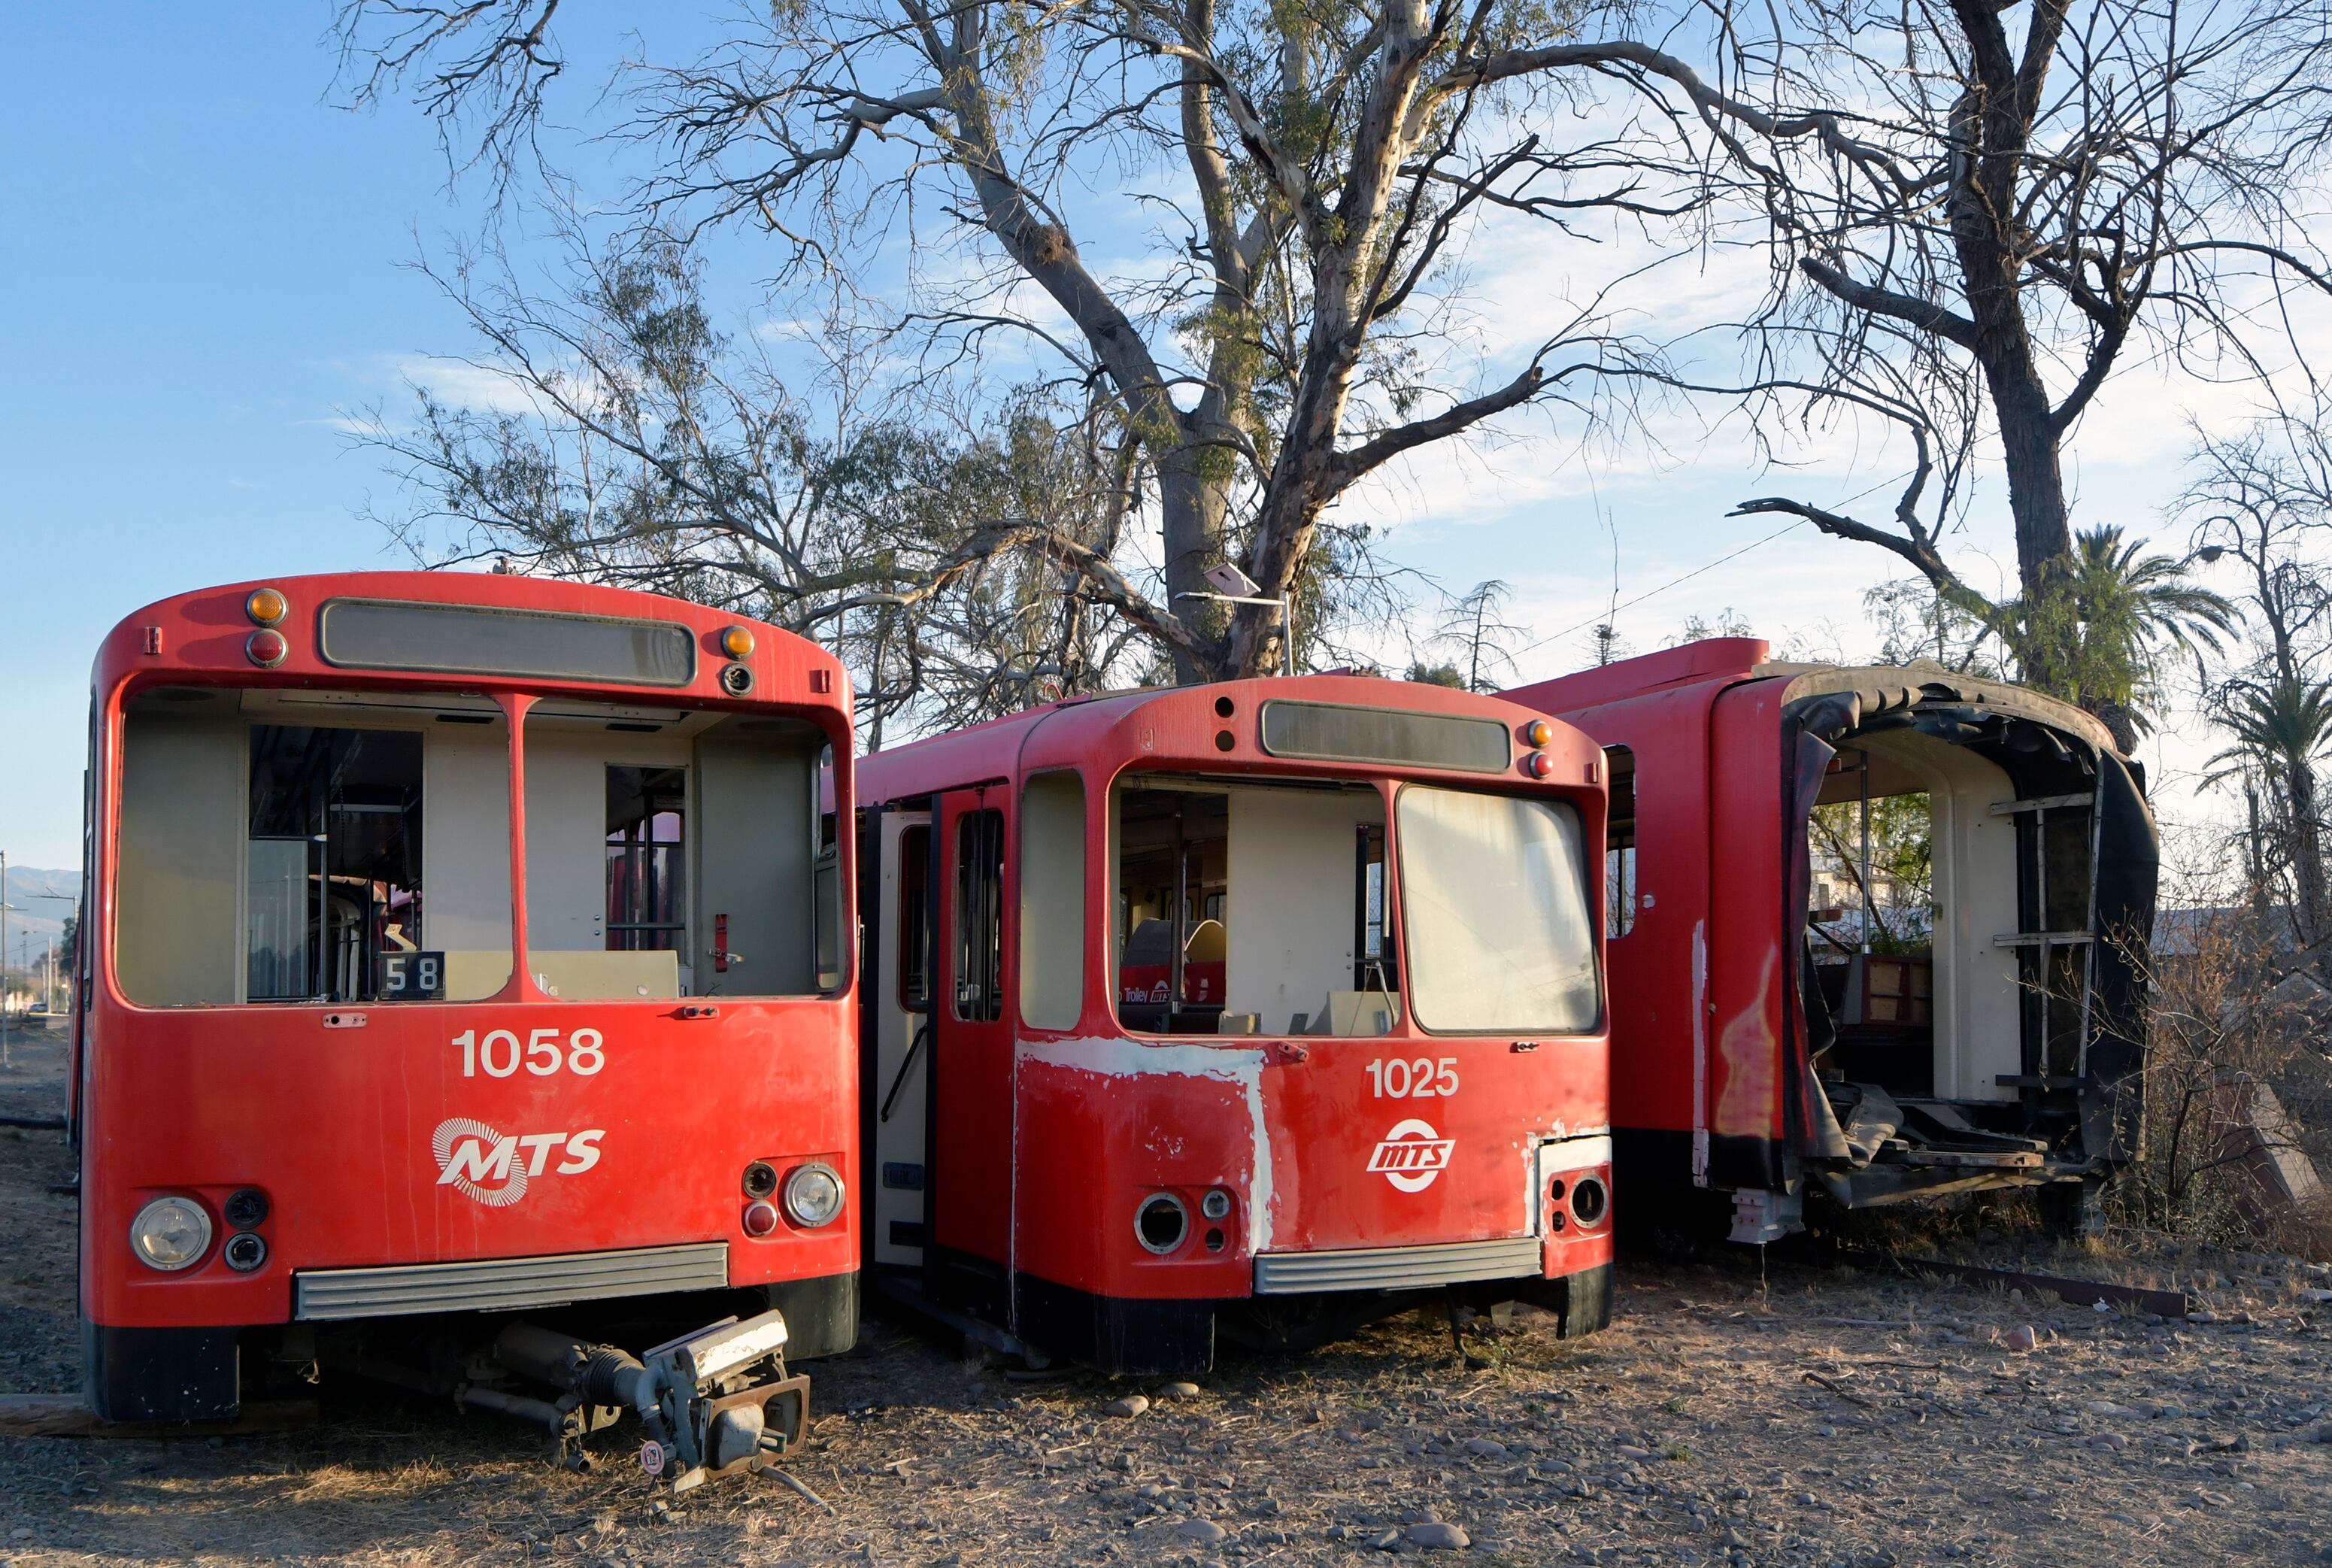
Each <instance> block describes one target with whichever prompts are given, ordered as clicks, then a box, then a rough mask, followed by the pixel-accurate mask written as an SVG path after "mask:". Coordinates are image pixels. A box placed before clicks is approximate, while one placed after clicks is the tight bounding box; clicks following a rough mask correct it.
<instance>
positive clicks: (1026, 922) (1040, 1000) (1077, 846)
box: [1020, 771, 1086, 1029]
mask: <svg viewBox="0 0 2332 1568" xmlns="http://www.w3.org/2000/svg"><path fill="white" fill-rule="evenodd" d="M1085 929H1086V920H1085V780H1084V779H1081V778H1080V777H1078V776H1077V775H1076V774H1075V773H1074V772H1066V771H1064V772H1058V773H1040V774H1038V775H1037V777H1036V778H1034V779H1029V780H1028V782H1027V786H1026V788H1025V789H1023V790H1022V792H1021V797H1020V1021H1021V1022H1023V1023H1025V1024H1027V1026H1028V1027H1029V1028H1038V1029H1067V1028H1075V1027H1076V1022H1077V1017H1078V1015H1079V1014H1080V1013H1082V1012H1083V1011H1084V1010H1085V1009H1084V1000H1085Z"/></svg>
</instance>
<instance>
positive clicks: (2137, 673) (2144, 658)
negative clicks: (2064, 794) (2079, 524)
mask: <svg viewBox="0 0 2332 1568" xmlns="http://www.w3.org/2000/svg"><path fill="white" fill-rule="evenodd" d="M2145 548H2146V540H2142V539H2131V538H2130V537H2128V535H2127V532H2126V531H2124V530H2123V529H2122V528H2121V527H2120V526H2119V525H2117V524H2114V523H2106V524H2101V525H2100V526H2098V527H2096V528H2085V529H2082V530H2081V531H2079V533H2078V534H2076V535H2075V536H2074V550H2073V559H2072V562H2071V565H2070V566H2069V568H2068V569H2065V570H2064V571H2063V572H2062V575H2061V576H2060V578H2059V579H2058V582H2057V584H2056V586H2055V587H2054V588H2051V589H2050V590H2049V591H2048V592H2047V593H2046V594H2044V595H2043V596H2042V597H2041V598H2038V599H2031V598H2014V599H2010V600H2009V601H2007V602H2006V603H2004V604H2002V605H2000V606H1998V607H1995V608H1994V609H1993V613H1992V615H1991V616H1989V617H1986V618H1987V619H1989V620H1990V621H1991V622H1992V625H1993V629H1994V630H1995V631H1997V632H1998V633H1999V635H2000V637H2001V640H2002V642H2004V643H2006V644H2007V645H2008V646H2009V648H2010V650H2011V651H2012V653H2013V654H2014V655H2016V662H2017V665H2018V668H2019V670H2020V671H2021V672H2022V674H2023V677H2024V678H2025V679H2026V680H2028V681H2031V680H2033V678H2034V676H2035V675H2037V674H2041V673H2042V672H2047V675H2046V677H2045V678H2044V679H2043V680H2042V681H2041V682H2039V683H2036V684H2043V685H2044V687H2048V688H2057V690H2056V691H2055V694H2056V695H2058V696H2061V697H2068V698H2070V699H2071V700H2073V701H2074V702H2077V703H2079V704H2080V705H2081V706H2082V707H2084V708H2086V709H2088V711H2089V712H2092V713H2095V714H2096V715H2097V716H2098V718H2100V719H2102V720H2104V721H2105V723H2106V727H2107V729H2109V730H2111V731H2113V735H2114V743H2115V744H2116V745H2117V746H2118V747H2120V748H2121V750H2122V751H2123V752H2124V753H2127V752H2129V751H2133V750H2135V749H2136V745H2137V738H2138V736H2139V734H2140V733H2142V732H2143V731H2146V730H2148V729H2151V728H2152V725H2151V724H2149V723H2148V722H2146V710H2148V709H2150V708H2154V707H2156V706H2158V705H2159V704H2160V702H2161V684H2162V683H2161V675H2162V671H2163V669H2164V667H2165V662H2166V661H2167V660H2168V659H2169V658H2170V657H2171V656H2172V655H2174V653H2180V654H2195V653H2199V652H2201V651H2203V650H2208V651H2210V652H2212V653H2216V652H2217V651H2218V649H2219V639H2220V638H2221V637H2222V636H2226V635H2227V634H2229V633H2231V632H2232V631H2233V630H2234V626H2235V623H2236V622H2237V621H2238V620H2240V619H2241V612H2240V611H2239V610H2237V609H2236V608H2235V607H2234V606H2233V605H2232V603H2230V602H2229V601H2228V600H2226V599H2225V598H2222V597H2221V596H2219V595H2218V594H2215V593H2213V592H2212V591H2211V590H2210V589H2209V588H2204V587H2203V586H2202V585H2201V584H2200V583H2197V582H2195V581H2193V579H2192V578H2189V577H2188V575H2187V571H2186V562H2185V561H2184V560H2181V559H2177V558H2176V557H2174V556H2167V555H2147V554H2145V553H2144V550H2145Z"/></svg>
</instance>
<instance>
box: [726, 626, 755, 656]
mask: <svg viewBox="0 0 2332 1568" xmlns="http://www.w3.org/2000/svg"><path fill="white" fill-rule="evenodd" d="M721 651H722V653H724V654H726V655H729V656H730V657H731V658H732V659H741V658H745V657H747V656H748V655H750V654H751V653H752V651H753V634H752V633H750V632H749V631H747V630H746V629H745V628H744V627H743V626H731V627H730V628H729V629H728V630H727V631H725V632H722V634H721Z"/></svg>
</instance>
